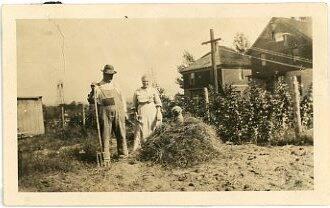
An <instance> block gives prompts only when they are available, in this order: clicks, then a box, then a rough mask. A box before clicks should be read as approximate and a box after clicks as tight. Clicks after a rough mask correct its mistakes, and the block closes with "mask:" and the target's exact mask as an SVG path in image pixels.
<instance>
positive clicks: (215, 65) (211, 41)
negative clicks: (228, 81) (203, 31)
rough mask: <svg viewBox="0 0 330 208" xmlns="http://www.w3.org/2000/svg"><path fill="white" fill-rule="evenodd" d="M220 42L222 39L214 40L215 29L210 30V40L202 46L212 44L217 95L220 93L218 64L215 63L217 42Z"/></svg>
mask: <svg viewBox="0 0 330 208" xmlns="http://www.w3.org/2000/svg"><path fill="white" fill-rule="evenodd" d="M219 40H221V38H217V39H214V32H213V29H210V40H209V41H205V42H203V43H202V45H206V44H209V43H211V56H212V59H211V60H212V68H213V78H214V90H215V92H216V93H218V92H219V84H218V71H217V64H216V63H215V52H216V45H217V41H219Z"/></svg>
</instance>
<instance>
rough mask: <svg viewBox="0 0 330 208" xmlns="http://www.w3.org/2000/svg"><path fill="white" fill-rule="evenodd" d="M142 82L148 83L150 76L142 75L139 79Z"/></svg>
mask: <svg viewBox="0 0 330 208" xmlns="http://www.w3.org/2000/svg"><path fill="white" fill-rule="evenodd" d="M141 80H142V81H150V76H149V75H147V74H144V75H143V76H142V78H141Z"/></svg>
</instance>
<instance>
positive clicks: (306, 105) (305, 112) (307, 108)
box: [300, 85, 313, 129]
mask: <svg viewBox="0 0 330 208" xmlns="http://www.w3.org/2000/svg"><path fill="white" fill-rule="evenodd" d="M300 113H301V120H302V125H303V126H305V127H306V128H307V129H311V128H313V86H312V85H310V86H309V88H308V90H307V93H306V94H305V95H304V96H303V98H302V100H301V102H300Z"/></svg>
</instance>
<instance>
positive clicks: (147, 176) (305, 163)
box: [19, 144, 314, 192]
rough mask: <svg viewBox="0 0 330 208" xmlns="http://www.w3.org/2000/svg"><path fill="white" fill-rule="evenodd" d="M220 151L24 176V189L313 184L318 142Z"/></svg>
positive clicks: (172, 188)
mask: <svg viewBox="0 0 330 208" xmlns="http://www.w3.org/2000/svg"><path fill="white" fill-rule="evenodd" d="M220 151H221V153H222V154H221V156H219V157H218V158H216V159H214V160H212V161H211V162H208V163H204V164H202V165H199V166H195V167H193V168H188V169H169V168H166V167H161V166H160V165H155V164H151V163H146V162H140V161H137V160H135V159H134V158H133V157H131V158H128V159H124V160H114V161H113V162H112V164H111V166H110V167H104V168H96V167H95V165H87V166H84V168H81V169H79V170H78V171H72V172H51V173H44V174H34V175H30V176H26V177H22V178H21V179H20V180H19V191H23V192H34V191H39V192H59V191H61V192H103V191H107V192H112V191H116V192H120V191H125V192H126V191H136V192H139V191H243V190H244V191H245V190H246V191H251V190H254V191H271V190H312V189H313V184H314V175H313V169H314V165H313V164H314V162H313V146H291V145H289V146H282V147H278V146H277V147H261V146H256V145H251V144H249V145H225V144H224V145H223V146H222V147H221V149H220Z"/></svg>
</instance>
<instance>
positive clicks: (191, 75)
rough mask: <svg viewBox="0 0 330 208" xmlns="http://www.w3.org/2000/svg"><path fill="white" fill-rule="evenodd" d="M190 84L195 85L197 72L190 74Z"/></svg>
mask: <svg viewBox="0 0 330 208" xmlns="http://www.w3.org/2000/svg"><path fill="white" fill-rule="evenodd" d="M189 84H190V86H194V85H195V73H194V72H193V73H191V74H190V82H189Z"/></svg>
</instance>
